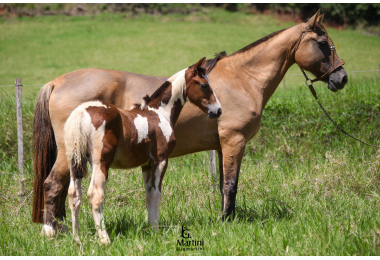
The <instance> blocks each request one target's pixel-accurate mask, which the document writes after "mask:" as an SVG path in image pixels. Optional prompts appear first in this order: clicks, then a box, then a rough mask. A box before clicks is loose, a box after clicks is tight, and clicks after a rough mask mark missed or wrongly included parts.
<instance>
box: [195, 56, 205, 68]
mask: <svg viewBox="0 0 380 260" xmlns="http://www.w3.org/2000/svg"><path fill="white" fill-rule="evenodd" d="M205 63H206V57H203V58H202V59H200V60H199V61H198V62H197V63H196V65H195V67H196V68H197V70H198V69H199V68H201V67H202V66H203V64H205Z"/></svg>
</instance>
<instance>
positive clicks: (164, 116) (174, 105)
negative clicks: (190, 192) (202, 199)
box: [64, 58, 221, 244]
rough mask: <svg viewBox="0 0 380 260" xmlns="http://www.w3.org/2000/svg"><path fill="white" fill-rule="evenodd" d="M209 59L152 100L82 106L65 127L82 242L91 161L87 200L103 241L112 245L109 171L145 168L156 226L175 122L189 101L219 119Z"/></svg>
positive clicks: (151, 220) (72, 200)
mask: <svg viewBox="0 0 380 260" xmlns="http://www.w3.org/2000/svg"><path fill="white" fill-rule="evenodd" d="M204 63H205V58H203V59H201V60H200V61H199V62H198V63H196V64H194V65H192V66H190V67H189V68H187V69H184V70H181V71H180V72H178V73H176V74H175V75H173V76H172V77H170V78H169V79H168V80H167V81H166V82H165V83H164V84H162V86H161V87H160V88H159V89H157V90H156V92H155V93H153V95H152V96H151V97H148V96H146V97H145V98H144V100H143V102H142V104H141V105H134V106H133V107H132V109H131V110H129V111H126V110H123V109H119V108H117V107H115V106H114V105H112V104H107V103H104V102H100V101H90V102H86V103H83V104H81V105H80V106H78V107H77V108H76V109H75V110H74V111H73V112H72V113H71V114H70V116H69V118H68V119H67V121H66V123H65V127H64V139H65V147H66V156H67V160H68V163H69V165H70V173H71V174H70V176H71V181H70V186H69V191H68V194H69V201H70V208H71V211H72V221H73V233H74V237H75V238H76V239H78V234H77V233H76V232H78V231H79V227H78V214H79V207H80V202H81V196H82V194H81V179H82V178H83V177H84V175H85V172H86V162H87V160H88V161H89V162H90V163H91V166H92V176H91V182H90V185H89V189H88V192H87V196H88V198H89V200H90V203H91V204H92V210H93V215H94V221H95V225H96V228H97V230H98V234H99V236H100V238H101V243H105V244H107V243H109V242H110V240H109V237H108V234H107V231H106V229H105V226H104V220H103V214H102V202H103V198H104V189H105V184H106V180H107V178H108V170H109V168H117V169H129V168H135V167H138V166H141V167H142V172H143V177H144V184H145V192H146V206H147V209H148V221H149V224H151V225H154V226H157V224H158V211H159V205H160V200H161V185H162V179H163V177H164V174H165V171H166V168H167V165H168V157H169V154H170V153H171V151H172V150H173V149H174V146H175V143H176V141H175V136H174V131H173V128H174V124H175V122H176V121H177V119H178V117H179V114H180V112H181V109H182V107H183V105H184V104H185V102H186V101H188V100H189V101H190V102H192V103H193V104H195V105H197V106H198V107H199V108H200V109H201V110H203V111H204V112H207V113H208V115H209V117H211V118H216V117H218V116H219V115H220V114H221V106H220V103H219V101H218V99H217V97H216V96H215V94H214V92H213V90H212V88H211V86H210V85H209V82H208V79H207V76H205V75H206V71H205V69H204V68H203V67H202V65H203V64H204Z"/></svg>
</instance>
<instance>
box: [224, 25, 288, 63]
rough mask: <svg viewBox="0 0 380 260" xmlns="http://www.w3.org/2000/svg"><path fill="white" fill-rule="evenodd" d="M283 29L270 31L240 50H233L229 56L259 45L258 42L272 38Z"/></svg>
mask: <svg viewBox="0 0 380 260" xmlns="http://www.w3.org/2000/svg"><path fill="white" fill-rule="evenodd" d="M285 30H287V29H282V30H279V31H277V32H273V33H271V34H269V35H267V36H264V37H263V38H261V39H259V40H257V41H255V42H253V43H251V44H250V45H247V46H245V47H244V48H242V49H240V50H238V51H235V52H234V53H232V54H231V55H230V56H232V55H235V54H238V53H242V52H245V51H248V50H249V49H251V48H253V47H255V46H257V45H259V44H260V43H263V42H265V41H267V40H269V39H270V38H273V37H274V36H276V35H278V34H279V33H281V32H283V31H285Z"/></svg>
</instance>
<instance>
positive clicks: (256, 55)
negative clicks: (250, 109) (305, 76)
mask: <svg viewBox="0 0 380 260" xmlns="http://www.w3.org/2000/svg"><path fill="white" fill-rule="evenodd" d="M300 36H301V30H300V26H299V25H297V26H293V27H291V28H288V29H285V30H283V31H281V32H279V33H278V34H277V33H274V34H272V35H268V36H267V37H264V38H263V39H262V40H259V42H260V43H258V44H255V43H253V44H251V45H252V46H250V45H248V46H247V47H245V48H243V49H242V50H240V51H237V52H236V53H233V54H231V55H230V56H228V57H227V58H226V59H223V60H221V61H220V65H222V64H224V66H227V67H228V68H229V69H230V70H233V71H234V74H236V75H239V77H243V78H244V82H247V83H248V84H247V87H248V88H247V92H251V93H252V95H254V96H256V97H257V96H259V97H261V98H258V99H257V100H258V102H259V103H260V104H258V105H259V106H260V108H261V109H263V108H264V106H265V104H266V103H267V102H268V100H269V98H270V97H271V96H272V95H273V93H274V91H275V90H276V88H277V86H278V85H279V84H280V82H281V80H282V79H283V77H284V76H285V73H286V72H287V71H288V69H289V68H290V67H291V66H292V65H293V64H294V63H295V61H294V51H295V45H296V43H297V41H298V39H299V37H300ZM266 38H267V39H266Z"/></svg>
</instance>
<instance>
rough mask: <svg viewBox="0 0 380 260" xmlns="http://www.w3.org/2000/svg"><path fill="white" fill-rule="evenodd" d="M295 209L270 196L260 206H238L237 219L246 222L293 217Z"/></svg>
mask: <svg viewBox="0 0 380 260" xmlns="http://www.w3.org/2000/svg"><path fill="white" fill-rule="evenodd" d="M293 214H294V212H293V209H292V208H291V207H290V206H289V205H288V204H287V203H286V202H284V201H281V200H278V199H274V198H268V199H266V200H265V202H264V203H263V204H261V205H258V206H256V207H255V206H253V207H248V206H247V205H244V206H243V207H240V206H237V207H236V219H237V220H239V221H246V222H257V221H264V222H265V221H267V220H268V219H271V218H273V219H277V220H282V219H291V218H292V217H293Z"/></svg>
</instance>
